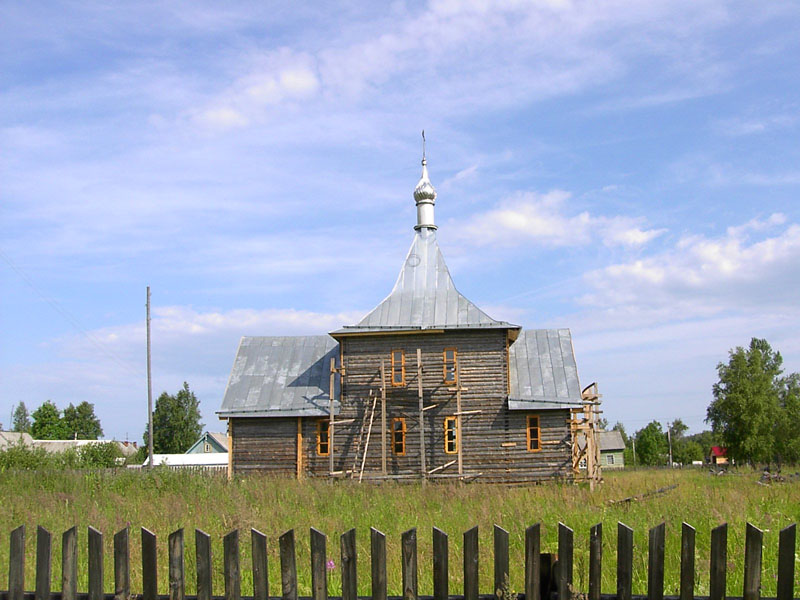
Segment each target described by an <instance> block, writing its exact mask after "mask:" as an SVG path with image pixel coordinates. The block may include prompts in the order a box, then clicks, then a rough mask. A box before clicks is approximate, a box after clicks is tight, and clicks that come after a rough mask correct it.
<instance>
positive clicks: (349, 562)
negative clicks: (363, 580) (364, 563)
mask: <svg viewBox="0 0 800 600" xmlns="http://www.w3.org/2000/svg"><path fill="white" fill-rule="evenodd" d="M339 544H340V546H341V550H342V600H358V568H357V567H358V565H357V562H356V558H357V557H356V530H355V529H349V530H348V531H345V532H344V533H343V534H342V536H341V538H339Z"/></svg>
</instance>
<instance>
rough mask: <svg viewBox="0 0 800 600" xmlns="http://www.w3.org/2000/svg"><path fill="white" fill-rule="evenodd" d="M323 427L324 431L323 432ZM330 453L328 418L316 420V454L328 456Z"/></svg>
mask: <svg viewBox="0 0 800 600" xmlns="http://www.w3.org/2000/svg"><path fill="white" fill-rule="evenodd" d="M323 428H324V430H325V431H324V432H323ZM323 433H324V434H325V442H324V444H325V446H326V450H325V452H323V451H322V446H323V441H322V435H323ZM330 455H331V422H330V420H329V419H320V420H319V421H317V456H330Z"/></svg>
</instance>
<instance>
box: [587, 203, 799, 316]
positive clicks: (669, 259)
mask: <svg viewBox="0 0 800 600" xmlns="http://www.w3.org/2000/svg"><path fill="white" fill-rule="evenodd" d="M784 221H785V218H784V216H783V215H780V214H775V215H773V216H771V217H770V218H768V219H767V220H766V221H759V220H752V221H750V222H748V223H745V224H744V225H742V226H738V227H731V228H729V230H728V231H727V232H726V234H725V235H724V236H721V237H717V238H708V237H705V236H702V235H695V236H688V237H684V238H682V239H681V240H679V241H678V242H677V243H676V244H675V246H674V247H672V248H670V249H668V250H666V251H664V252H661V253H658V254H655V255H652V256H648V257H645V258H639V259H636V260H633V261H630V262H626V263H618V264H614V265H610V266H607V267H605V268H603V269H599V270H596V271H593V272H591V273H588V274H587V275H586V277H585V280H586V283H587V284H588V285H589V286H590V287H591V288H592V289H593V291H592V292H590V293H589V294H586V295H585V296H584V297H583V298H582V302H583V303H584V304H585V305H588V306H593V307H597V308H604V309H608V310H613V311H615V312H616V313H618V314H620V313H623V314H630V313H636V314H639V315H641V314H645V313H649V314H650V315H651V316H652V315H656V314H661V317H660V318H664V317H665V316H666V315H671V316H672V317H673V318H677V317H682V318H690V317H692V316H696V315H709V314H716V313H719V312H721V311H725V310H741V309H747V310H762V309H764V310H766V309H769V310H779V309H784V310H789V311H790V312H792V313H795V312H796V311H797V306H798V305H800V288H798V286H797V285H796V282H797V281H798V280H800V225H797V224H790V225H789V226H788V227H786V228H785V229H784V230H783V231H782V232H780V233H777V234H776V235H773V236H771V237H763V238H762V239H758V240H754V241H750V240H749V239H748V238H747V236H745V235H744V233H745V232H754V233H755V232H759V231H764V230H765V229H766V228H768V227H770V226H777V225H778V224H781V223H783V222H784Z"/></svg>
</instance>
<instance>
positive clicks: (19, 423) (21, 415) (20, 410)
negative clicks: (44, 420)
mask: <svg viewBox="0 0 800 600" xmlns="http://www.w3.org/2000/svg"><path fill="white" fill-rule="evenodd" d="M12 431H18V432H20V433H30V431H31V416H30V414H29V413H28V407H27V406H25V403H24V402H20V403H19V404H17V407H16V408H15V409H14V418H13V427H12Z"/></svg>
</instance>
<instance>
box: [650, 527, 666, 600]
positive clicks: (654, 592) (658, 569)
mask: <svg viewBox="0 0 800 600" xmlns="http://www.w3.org/2000/svg"><path fill="white" fill-rule="evenodd" d="M664 534H665V524H664V523H661V524H660V525H656V526H655V527H653V528H652V529H651V530H650V537H649V544H648V553H647V600H664Z"/></svg>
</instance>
